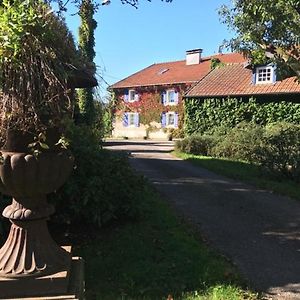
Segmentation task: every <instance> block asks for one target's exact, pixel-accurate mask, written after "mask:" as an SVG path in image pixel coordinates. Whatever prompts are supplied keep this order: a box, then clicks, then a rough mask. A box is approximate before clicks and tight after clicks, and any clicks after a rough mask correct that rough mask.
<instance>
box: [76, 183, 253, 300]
mask: <svg viewBox="0 0 300 300" xmlns="http://www.w3.org/2000/svg"><path fill="white" fill-rule="evenodd" d="M146 191H147V192H146V193H145V197H144V199H142V201H143V209H142V210H143V213H142V216H141V217H140V219H139V220H137V221H135V222H131V223H126V224H119V225H117V226H113V227H111V228H108V229H103V230H101V231H100V232H98V233H93V236H92V237H91V236H90V235H91V233H89V234H88V235H87V236H86V237H83V238H82V240H81V242H80V243H79V244H80V245H79V246H77V247H76V248H75V252H76V254H79V255H81V256H82V257H83V258H84V259H85V261H86V291H87V299H88V300H89V299H101V300H106V299H107V300H111V299H114V300H117V299H139V300H140V299H155V300H156V299H165V300H166V299H169V300H171V299H174V300H177V299H181V300H221V299H222V300H241V299H257V296H256V295H255V294H253V293H251V292H249V291H247V290H244V289H243V288H242V287H244V285H243V284H242V281H241V279H240V278H239V276H238V275H237V273H236V270H235V269H234V268H233V267H232V265H231V264H230V263H229V262H228V261H227V260H226V259H224V258H223V257H222V256H220V255H218V254H216V253H215V252H213V251H211V250H210V249H209V248H208V247H207V246H206V245H205V244H204V243H203V242H201V241H199V239H197V238H195V237H194V235H193V234H192V231H191V230H189V228H188V227H187V226H186V225H184V224H182V223H181V222H180V221H179V220H178V218H177V217H176V216H175V215H174V214H173V213H172V210H171V209H170V208H169V207H168V205H167V204H166V203H164V202H163V201H161V200H160V199H159V196H158V195H157V193H156V192H155V191H153V190H152V188H150V187H149V188H147V189H146ZM83 231H84V232H87V231H88V230H83ZM76 241H77V242H78V239H76Z"/></svg>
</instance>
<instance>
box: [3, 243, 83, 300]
mask: <svg viewBox="0 0 300 300" xmlns="http://www.w3.org/2000/svg"><path fill="white" fill-rule="evenodd" d="M64 248H65V249H67V250H70V249H71V248H70V247H64ZM83 294H84V262H83V260H82V259H81V258H80V257H73V258H72V261H71V263H70V266H69V268H68V269H66V270H65V271H62V272H57V273H54V274H52V275H47V276H40V277H26V278H22V279H21V280H20V279H15V278H14V279H13V278H3V277H2V278H0V299H11V300H12V299H14V300H16V299H24V300H25V299H26V300H29V299H32V300H33V299H35V300H45V299H49V300H50V299H53V300H56V299H57V300H58V299H60V300H64V299H78V300H81V299H84V295H83Z"/></svg>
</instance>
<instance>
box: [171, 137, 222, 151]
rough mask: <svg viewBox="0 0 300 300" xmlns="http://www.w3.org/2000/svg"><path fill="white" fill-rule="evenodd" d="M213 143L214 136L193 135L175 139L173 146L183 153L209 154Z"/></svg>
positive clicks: (214, 141)
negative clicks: (179, 139) (178, 139)
mask: <svg viewBox="0 0 300 300" xmlns="http://www.w3.org/2000/svg"><path fill="white" fill-rule="evenodd" d="M215 144H216V140H215V138H214V136H208V135H203V136H201V135H194V136H190V137H187V138H185V139H183V140H181V141H177V142H176V144H175V147H176V149H177V150H179V151H182V152H185V153H190V154H196V155H204V156H206V155H210V154H211V151H212V148H213V147H214V146H215Z"/></svg>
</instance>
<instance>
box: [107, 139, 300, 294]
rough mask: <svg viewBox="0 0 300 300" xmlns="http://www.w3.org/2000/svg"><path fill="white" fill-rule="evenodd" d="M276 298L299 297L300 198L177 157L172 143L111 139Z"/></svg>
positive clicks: (114, 147) (249, 276)
mask: <svg viewBox="0 0 300 300" xmlns="http://www.w3.org/2000/svg"><path fill="white" fill-rule="evenodd" d="M106 148H108V149H112V150H119V151H127V152H130V153H131V159H130V162H131V164H132V166H133V167H134V168H135V169H136V170H137V171H138V172H140V173H142V174H144V175H145V176H146V177H148V178H149V180H150V181H151V182H152V183H153V184H154V185H155V187H156V188H157V189H158V190H159V191H160V192H161V193H162V194H163V195H164V199H166V200H168V201H169V202H170V203H171V204H172V205H173V206H174V207H175V208H176V210H177V211H178V213H179V214H181V215H182V216H183V217H184V218H185V219H187V220H188V221H189V222H191V223H192V224H194V225H195V226H196V227H197V228H198V229H199V231H200V232H201V235H203V236H204V237H205V238H206V239H207V240H208V241H209V242H210V243H211V244H212V245H213V247H215V248H216V249H218V250H219V251H220V252H221V253H223V254H224V255H225V256H227V257H228V258H229V259H230V260H231V261H232V262H233V263H234V264H235V265H236V266H237V267H238V269H239V271H240V272H241V274H242V275H243V276H244V277H245V278H246V279H247V280H248V282H249V284H250V286H251V287H252V288H254V289H256V290H258V291H262V292H264V293H266V294H267V295H268V296H270V297H271V298H272V299H300V202H299V201H296V200H293V199H290V198H288V197H283V196H279V195H275V194H273V193H271V192H269V191H266V190H260V189H257V188H255V187H253V186H249V185H246V184H243V183H241V182H238V181H234V180H231V179H228V178H226V177H223V176H220V175H216V174H214V173H212V172H210V171H208V170H206V169H203V168H200V167H198V166H197V167H196V166H193V165H191V164H190V163H188V162H185V161H182V160H181V159H179V158H175V157H174V156H172V155H171V154H170V153H169V152H170V151H171V150H172V149H173V143H172V142H166V141H141V140H139V141H133V140H127V141H122V140H116V141H112V140H111V141H108V142H107V143H106Z"/></svg>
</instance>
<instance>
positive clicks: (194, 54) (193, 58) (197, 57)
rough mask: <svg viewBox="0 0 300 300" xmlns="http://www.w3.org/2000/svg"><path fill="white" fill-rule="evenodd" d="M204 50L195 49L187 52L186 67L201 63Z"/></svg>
mask: <svg viewBox="0 0 300 300" xmlns="http://www.w3.org/2000/svg"><path fill="white" fill-rule="evenodd" d="M202 51H203V50H202V49H194V50H188V51H186V65H187V66H189V65H198V64H200V62H201V53H202Z"/></svg>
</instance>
